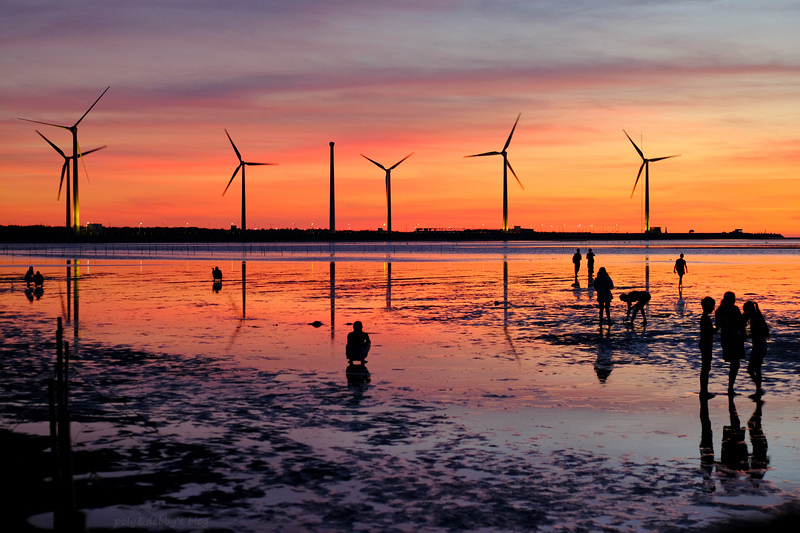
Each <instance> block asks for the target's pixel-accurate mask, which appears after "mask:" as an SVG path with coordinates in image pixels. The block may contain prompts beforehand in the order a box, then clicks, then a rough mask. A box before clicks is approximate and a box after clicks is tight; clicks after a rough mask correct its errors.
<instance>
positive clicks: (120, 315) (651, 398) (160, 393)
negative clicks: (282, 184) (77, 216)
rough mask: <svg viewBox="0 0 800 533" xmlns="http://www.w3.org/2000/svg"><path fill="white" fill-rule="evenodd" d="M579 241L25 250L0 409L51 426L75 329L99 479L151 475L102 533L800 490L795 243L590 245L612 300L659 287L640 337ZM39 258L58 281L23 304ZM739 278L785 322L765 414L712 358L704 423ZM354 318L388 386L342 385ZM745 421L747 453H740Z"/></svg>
mask: <svg viewBox="0 0 800 533" xmlns="http://www.w3.org/2000/svg"><path fill="white" fill-rule="evenodd" d="M586 244H587V243H568V244H563V243H559V244H557V245H554V244H551V243H550V244H548V243H520V244H516V243H515V244H513V245H511V244H509V245H507V246H505V247H504V246H498V245H497V244H482V243H470V244H468V245H454V244H435V243H434V244H427V243H426V244H424V245H422V244H410V245H402V244H383V245H381V244H375V245H372V244H353V245H336V246H334V247H331V245H327V244H325V245H305V244H298V245H291V244H289V245H277V246H280V248H278V247H277V246H276V247H274V248H271V249H270V248H269V247H267V246H263V247H260V248H259V247H248V248H246V249H245V251H244V253H243V252H242V248H241V246H227V245H225V246H223V245H219V246H215V245H188V246H187V245H160V246H152V247H138V248H137V247H133V248H131V247H130V246H127V247H126V245H116V246H109V247H93V246H92V247H82V248H79V247H74V246H73V247H38V248H33V247H15V248H12V247H6V248H4V249H3V250H2V252H3V253H4V254H5V255H2V256H0V263H1V264H0V278H2V281H3V284H2V289H0V291H1V292H0V322H1V323H2V329H3V344H2V346H0V350H2V352H3V359H4V363H3V375H4V380H3V382H4V383H3V385H2V386H3V388H4V397H5V398H9V401H7V402H4V404H3V405H2V407H0V421H2V425H3V427H6V428H14V430H15V431H24V432H30V433H34V434H36V433H38V434H45V432H46V423H45V420H46V409H43V407H42V401H43V397H42V394H43V393H42V392H41V391H40V387H39V385H38V384H41V382H42V381H43V379H44V377H45V376H46V375H47V373H48V372H49V370H48V366H47V365H50V364H52V360H53V355H52V345H53V340H54V330H55V319H56V317H58V316H62V317H63V319H64V321H65V328H66V329H67V335H66V337H65V339H66V340H69V341H70V344H71V350H72V353H73V356H74V358H75V362H74V365H73V372H74V376H73V383H74V390H73V398H74V399H73V404H72V405H73V418H74V423H73V441H74V442H75V448H76V451H77V450H81V449H85V450H103V449H110V450H114V452H115V453H116V454H117V458H116V461H115V462H114V463H113V464H111V465H109V466H108V468H107V469H105V470H104V471H102V472H96V474H97V475H96V476H93V478H92V480H91V483H93V484H94V485H93V486H94V487H95V488H97V487H101V486H104V484H106V485H109V486H110V485H111V484H112V483H113V482H114V481H115V480H119V479H123V480H125V481H126V482H127V483H128V484H139V485H143V486H147V487H149V489H148V490H146V491H143V494H142V495H140V497H139V498H138V500H137V501H136V502H133V503H132V502H129V501H124V502H123V501H120V502H118V503H116V504H114V503H113V502H111V503H108V504H107V505H104V506H102V507H101V508H96V509H90V510H88V511H87V512H88V516H89V525H90V526H107V527H113V526H114V525H127V524H126V523H122V522H120V520H123V519H126V520H127V519H142V520H145V522H143V523H144V525H146V526H148V527H151V528H152V529H158V528H159V527H162V526H164V525H165V524H166V525H168V526H174V527H176V528H178V529H200V527H198V524H197V523H195V522H192V523H191V524H190V523H189V521H190V520H206V522H205V523H204V524H205V525H207V526H209V527H218V528H229V529H232V530H237V531H241V530H260V529H263V528H265V527H268V528H274V529H289V528H291V529H294V530H318V529H320V528H322V529H330V530H340V529H351V528H353V529H374V530H378V529H380V530H384V529H391V528H394V529H396V530H398V531H405V530H408V531H411V530H414V531H418V530H431V531H436V530H448V529H480V528H488V529H506V530H515V529H519V530H521V529H529V528H539V529H542V530H562V529H566V530H569V529H576V528H578V529H580V528H587V529H598V528H610V529H619V530H626V529H659V530H662V529H672V528H674V529H683V528H686V529H690V528H696V527H700V526H704V525H707V524H709V523H712V522H716V521H720V520H726V519H739V518H741V517H745V516H750V515H753V514H755V515H756V516H762V517H764V516H767V515H769V514H771V513H773V512H775V510H776V508H777V507H778V506H780V505H781V504H785V503H786V502H792V501H797V500H798V499H799V498H800V434H799V433H798V428H800V424H798V415H797V414H796V413H797V411H798V409H797V408H798V401H799V400H800V397H799V396H798V393H797V391H798V385H800V372H799V371H798V366H797V359H796V354H797V353H798V347H800V337H798V336H797V334H796V331H797V326H798V324H800V290H798V289H800V286H799V285H800V282H799V281H798V280H800V264H799V263H800V262H798V261H797V254H796V250H795V249H794V248H793V247H791V246H787V247H775V246H773V245H769V246H762V247H760V248H755V247H750V248H742V247H741V246H739V244H740V243H737V245H736V247H729V246H727V245H725V244H723V243H719V242H700V243H698V242H693V243H670V245H669V246H644V245H641V244H638V243H612V244H609V243H602V244H594V243H593V244H592V247H593V248H594V251H595V253H596V254H597V257H596V268H599V267H605V268H607V270H608V271H609V273H610V275H611V277H612V278H613V280H614V283H615V285H616V287H617V289H616V290H615V291H614V294H615V297H616V296H618V295H619V293H620V292H622V291H626V290H633V289H647V290H649V291H650V292H651V293H652V295H653V299H652V301H651V303H650V305H649V309H648V324H647V327H646V328H645V327H643V326H642V325H641V324H640V323H637V324H636V325H635V326H634V327H633V328H632V329H627V328H625V327H624V326H623V325H622V323H621V318H622V317H623V316H624V307H623V305H624V304H623V303H622V302H620V301H619V300H618V299H617V300H616V301H615V303H614V307H613V311H612V313H613V318H615V319H617V322H616V323H615V324H614V325H613V326H611V327H610V328H608V327H605V328H602V329H601V328H599V327H598V324H597V309H596V307H595V300H594V293H593V291H592V288H591V287H590V286H589V285H588V283H587V276H586V263H585V261H584V263H583V265H582V271H581V274H580V287H579V288H576V287H573V286H572V282H573V280H572V264H571V254H572V253H573V252H574V248H575V246H581V247H582V248H583V250H582V251H583V252H585V251H586V250H585V248H586ZM748 244H751V245H752V244H758V245H763V244H764V243H748ZM426 247H427V248H426ZM680 251H683V252H684V253H686V259H687V261H688V264H689V271H688V274H687V275H686V277H685V278H684V289H683V293H682V295H679V293H678V290H677V276H676V275H675V274H673V272H672V266H673V264H674V260H675V258H676V257H677V254H678V253H679V252H680ZM67 259H69V260H71V263H70V265H69V267H68V266H67V265H66V260H67ZM243 259H245V260H246V263H245V264H244V267H243V263H242V260H243ZM31 264H32V265H33V266H34V269H36V270H40V271H41V272H42V273H43V274H44V275H45V277H46V278H47V281H46V282H45V291H44V293H43V294H42V295H41V296H40V297H37V296H35V295H30V297H31V298H32V301H29V298H28V296H29V295H27V294H26V291H25V288H24V286H23V284H22V282H21V280H20V278H21V275H22V273H24V271H25V269H26V268H27V266H28V265H31ZM215 265H218V266H220V268H222V270H223V273H224V281H223V283H222V287H221V288H220V289H219V290H218V291H216V290H213V288H212V283H211V276H210V272H209V270H210V269H211V267H212V266H215ZM727 290H733V291H734V292H736V294H737V297H738V298H739V301H738V303H739V304H740V305H741V303H743V302H744V301H745V300H746V299H754V300H756V301H758V302H759V305H760V307H761V309H762V310H763V311H764V313H765V316H766V318H767V321H768V323H769V324H770V326H771V328H772V338H771V340H770V351H769V353H768V356H767V360H766V362H765V366H764V373H765V388H766V390H767V394H766V395H765V397H764V400H765V401H764V403H763V405H762V407H761V409H760V410H759V411H757V410H756V407H757V404H756V403H755V402H754V401H753V400H751V399H750V398H748V397H747V395H748V394H750V393H751V392H752V391H753V386H752V382H751V381H750V380H749V377H748V376H747V375H746V373H745V372H744V369H742V371H741V372H740V376H739V379H738V381H737V385H738V387H737V388H738V390H739V391H740V392H741V393H743V394H742V395H740V396H737V397H735V400H734V403H733V404H732V405H731V404H729V402H728V399H727V397H726V396H725V395H724V391H725V388H726V384H727V369H726V368H725V366H724V364H723V362H722V360H721V357H720V356H719V353H718V350H717V351H716V352H715V362H714V366H713V368H712V377H711V390H712V391H713V392H715V393H717V396H716V397H715V398H714V399H712V400H710V401H709V402H707V405H708V412H707V413H705V412H704V411H702V410H701V407H702V403H701V402H700V401H699V400H698V396H697V394H696V391H697V388H698V386H697V381H698V379H697V376H698V372H699V354H698V351H697V348H696V343H697V329H698V321H699V317H700V314H699V312H700V309H699V301H700V299H701V298H703V297H704V296H706V295H711V296H712V297H714V298H716V299H717V301H719V300H720V299H721V296H722V294H723V293H724V292H725V291H727ZM354 320H361V321H362V322H363V323H364V325H365V330H366V331H367V332H368V333H369V334H370V336H371V338H372V342H373V347H372V351H371V354H370V358H369V365H368V366H369V370H370V372H371V382H370V383H369V384H362V385H348V383H347V378H346V375H345V367H346V361H345V358H344V343H345V338H346V334H347V332H348V331H350V329H351V327H350V324H351V323H352V322H353V321H354ZM315 321H318V322H321V323H322V325H320V326H319V327H315V326H314V325H312V323H313V322H315ZM706 415H707V416H706ZM737 420H738V425H739V426H740V427H742V428H745V429H746V430H747V431H746V433H745V435H746V442H745V445H746V446H747V450H748V453H749V455H745V456H744V458H743V459H742V457H739V459H740V460H738V462H737V461H733V462H732V461H731V460H729V459H730V457H731V453H732V452H731V451H730V450H731V449H732V448H731V447H730V446H728V445H727V444H725V445H724V446H723V438H722V437H723V433H724V432H725V433H726V434H727V433H729V432H730V429H728V430H723V427H724V426H728V427H729V428H730V427H731V426H733V427H735V426H737ZM759 422H760V424H761V427H763V434H764V436H765V437H766V441H767V443H768V454H767V457H768V464H767V465H766V466H765V465H764V464H763V462H764V461H763V457H762V455H763V454H762V453H761V451H762V450H763V445H762V443H763V439H762V440H760V433H759V432H758V425H757V423H759ZM748 423H750V424H751V425H753V428H752V429H748ZM704 424H705V426H704ZM703 427H705V429H706V431H705V435H703ZM709 431H710V437H709ZM703 436H705V437H706V439H707V441H708V442H710V444H711V445H712V447H713V451H709V450H708V444H707V443H706V444H705V445H704V448H705V452H704V453H705V459H704V460H703V461H701V447H700V443H701V437H703ZM752 436H755V437H756V439H755V440H751V437H752ZM737 449H738V450H739V456H741V449H742V448H741V446H739V447H738V448H737ZM723 450H724V455H725V457H723ZM711 453H713V460H711V461H709V460H708V457H709V454H711ZM734 455H735V454H734ZM723 459H724V461H723ZM87 483H89V482H87ZM86 490H87V491H88V490H90V487H88V485H87V489H86ZM79 491H80V487H79ZM35 520H40V521H42V520H44V521H46V520H47V517H37V518H36V519H35ZM35 520H34V521H35ZM147 520H149V522H148V521H147ZM181 520H183V522H180V521H181ZM169 521H173V522H169ZM201 526H202V524H201Z"/></svg>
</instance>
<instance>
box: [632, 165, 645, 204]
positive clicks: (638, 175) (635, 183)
mask: <svg viewBox="0 0 800 533" xmlns="http://www.w3.org/2000/svg"><path fill="white" fill-rule="evenodd" d="M646 164H647V160H644V161H642V166H640V167H639V173H638V174H636V181H635V182H634V183H633V190H632V191H631V198H633V193H635V192H636V185H638V184H639V178H641V177H642V170H644V166H645V165H646Z"/></svg>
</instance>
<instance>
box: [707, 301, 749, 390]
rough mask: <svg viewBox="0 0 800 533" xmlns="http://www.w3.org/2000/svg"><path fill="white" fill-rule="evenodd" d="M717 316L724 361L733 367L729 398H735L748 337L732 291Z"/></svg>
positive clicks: (729, 379) (721, 305)
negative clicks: (734, 386) (737, 380)
mask: <svg viewBox="0 0 800 533" xmlns="http://www.w3.org/2000/svg"><path fill="white" fill-rule="evenodd" d="M715 316H716V325H717V330H718V331H719V337H720V339H719V341H720V342H719V343H720V346H722V359H724V360H725V362H726V363H730V365H731V367H730V372H729V374H728V396H734V395H735V394H736V392H734V390H733V384H734V383H735V382H736V374H737V373H738V372H739V360H740V359H744V339H745V336H746V332H745V329H744V319H743V318H742V313H741V311H739V308H738V307H737V306H736V295H735V294H733V293H732V292H730V291H729V292H726V293H725V295H724V296H723V297H722V302H720V304H719V307H718V308H717V311H716V313H715Z"/></svg>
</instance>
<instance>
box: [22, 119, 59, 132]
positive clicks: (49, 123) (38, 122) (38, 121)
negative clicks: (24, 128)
mask: <svg viewBox="0 0 800 533" xmlns="http://www.w3.org/2000/svg"><path fill="white" fill-rule="evenodd" d="M20 120H24V121H25V122H33V123H34V124H44V125H45V126H54V127H56V128H61V129H63V130H69V126H62V125H61V124H53V123H52V122H42V121H41V120H31V119H29V118H21V119H20Z"/></svg>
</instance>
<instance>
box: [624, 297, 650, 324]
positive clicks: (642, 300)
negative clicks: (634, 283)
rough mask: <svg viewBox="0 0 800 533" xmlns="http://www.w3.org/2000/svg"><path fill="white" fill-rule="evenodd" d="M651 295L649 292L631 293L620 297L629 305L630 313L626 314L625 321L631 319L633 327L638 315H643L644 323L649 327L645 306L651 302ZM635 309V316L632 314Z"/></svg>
mask: <svg viewBox="0 0 800 533" xmlns="http://www.w3.org/2000/svg"><path fill="white" fill-rule="evenodd" d="M650 298H651V296H650V293H649V292H647V291H631V292H627V293H623V294H620V295H619V299H620V300H622V301H623V302H626V303H627V304H628V312H627V313H626V314H625V321H626V322H627V321H628V319H629V318H630V321H631V325H633V320H634V319H635V318H636V313H639V312H641V313H642V323H643V324H644V325H645V326H646V325H647V317H646V316H645V315H644V306H645V305H647V303H648V302H649V301H650ZM631 309H633V314H631Z"/></svg>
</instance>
